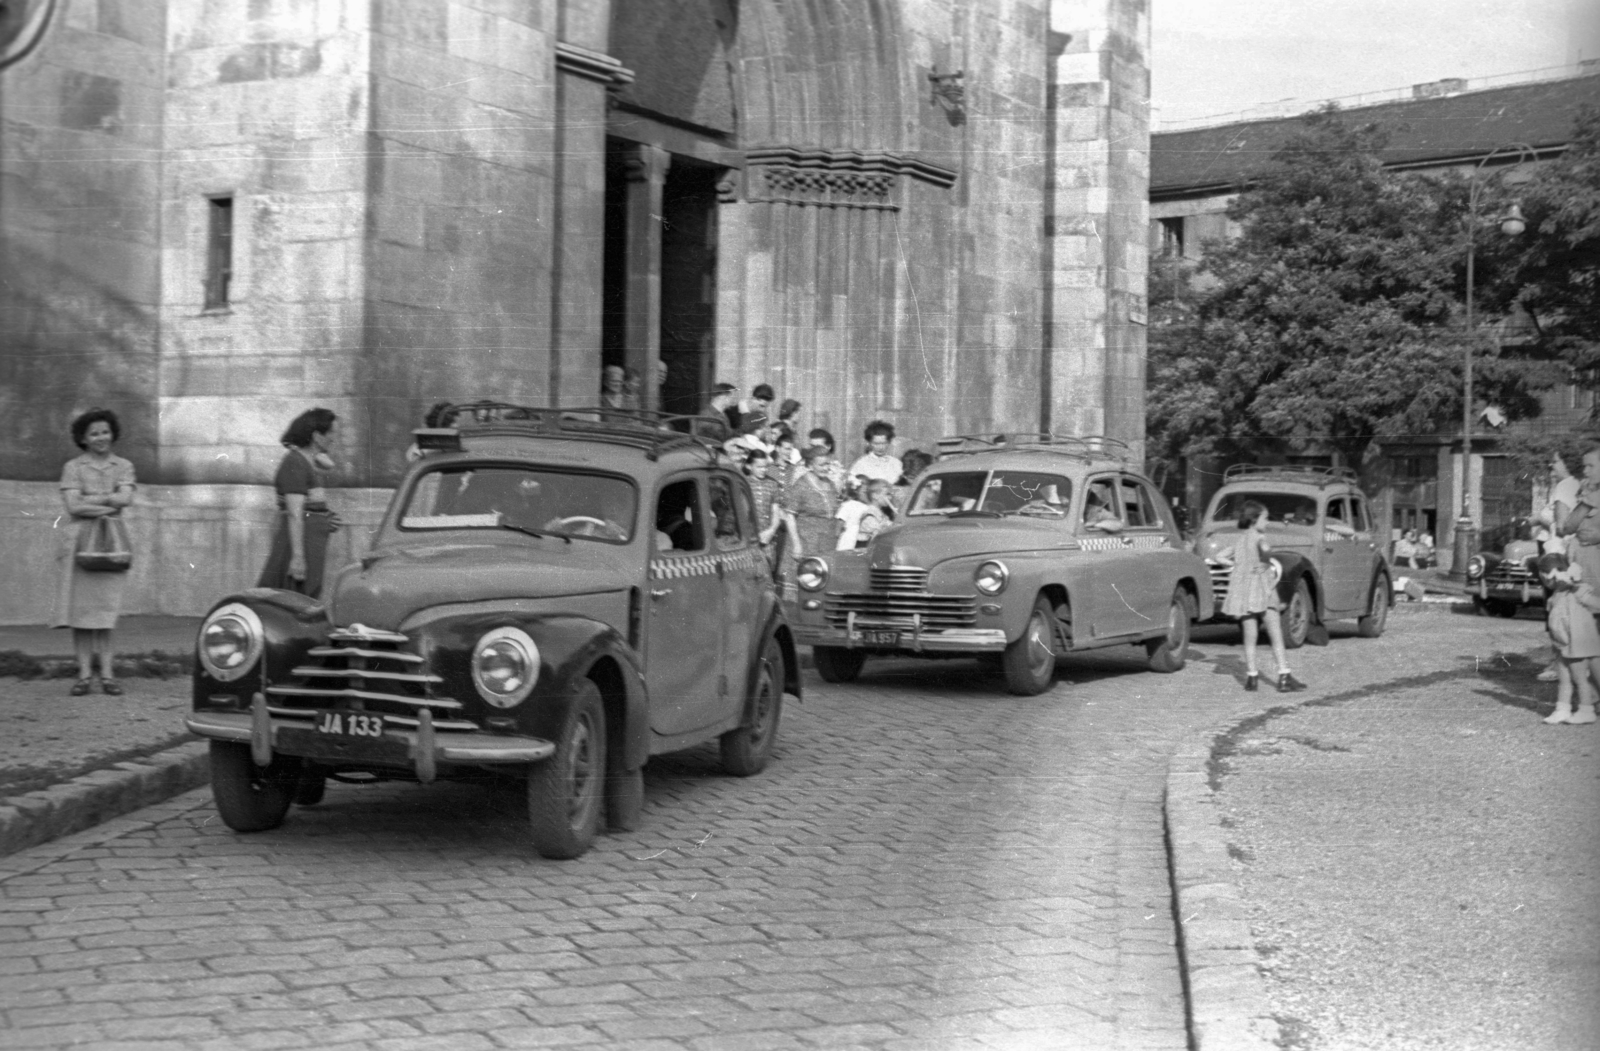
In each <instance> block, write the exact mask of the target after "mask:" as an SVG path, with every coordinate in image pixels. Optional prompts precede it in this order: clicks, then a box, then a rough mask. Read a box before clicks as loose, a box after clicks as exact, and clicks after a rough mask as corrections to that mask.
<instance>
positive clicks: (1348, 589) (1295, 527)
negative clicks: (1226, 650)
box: [1195, 464, 1392, 649]
mask: <svg viewBox="0 0 1600 1051" xmlns="http://www.w3.org/2000/svg"><path fill="white" fill-rule="evenodd" d="M1250 500H1255V501H1257V502H1259V503H1261V504H1263V505H1265V507H1266V509H1267V519H1266V523H1265V526H1266V534H1267V542H1268V543H1269V544H1270V545H1271V547H1272V551H1271V554H1270V555H1269V557H1270V559H1271V560H1272V562H1273V566H1274V570H1275V572H1276V574H1277V577H1278V597H1279V598H1280V599H1282V601H1283V604H1284V612H1283V628H1284V631H1283V636H1284V638H1283V641H1284V645H1285V646H1287V647H1288V648H1290V649H1295V648H1297V647H1299V646H1303V645H1305V642H1306V639H1307V638H1308V637H1310V636H1311V633H1312V632H1313V631H1315V630H1318V629H1320V628H1321V627H1322V626H1324V625H1326V624H1327V622H1328V621H1330V620H1339V619H1342V618H1347V617H1349V618H1354V619H1355V620H1356V623H1357V626H1358V630H1359V632H1360V634H1361V635H1363V636H1365V637H1367V638H1376V637H1377V636H1379V635H1382V634H1383V629H1384V627H1385V626H1386V625H1387V623H1388V619H1389V606H1390V604H1391V602H1392V595H1391V584H1390V580H1391V573H1390V570H1389V563H1388V561H1387V559H1385V557H1384V550H1383V544H1382V543H1380V542H1379V539H1378V534H1377V532H1376V531H1375V530H1374V528H1373V522H1372V519H1371V516H1370V512H1369V510H1368V509H1369V507H1370V506H1371V505H1370V503H1369V502H1368V500H1367V498H1366V495H1365V494H1364V493H1362V491H1361V488H1360V486H1359V485H1357V483H1356V476H1355V472H1353V471H1349V470H1340V469H1335V468H1318V467H1260V466H1256V465H1254V464H1239V465H1235V466H1233V467H1230V468H1228V470H1227V472H1226V473H1225V474H1224V475H1223V485H1222V488H1221V489H1219V490H1217V493H1216V495H1215V496H1213V497H1212V498H1211V506H1210V509H1209V510H1208V511H1207V513H1206V517H1205V521H1204V522H1203V523H1202V524H1201V528H1200V535H1199V539H1198V540H1196V542H1195V550H1196V552H1197V553H1198V554H1200V555H1201V556H1202V557H1204V558H1205V559H1206V560H1207V562H1209V563H1210V565H1211V579H1212V586H1213V588H1214V589H1215V590H1216V592H1217V593H1218V594H1219V595H1221V594H1223V593H1224V592H1226V590H1227V582H1228V567H1227V566H1226V565H1224V564H1223V563H1222V562H1221V561H1220V560H1219V559H1218V557H1217V556H1218V555H1219V554H1221V553H1222V552H1225V551H1228V550H1231V549H1232V547H1233V545H1234V543H1235V540H1236V538H1237V537H1238V534H1239V527H1238V518H1239V511H1240V508H1242V507H1243V506H1244V504H1245V503H1246V502H1247V501H1250ZM1216 619H1218V620H1224V619H1227V618H1223V617H1218V618H1216Z"/></svg>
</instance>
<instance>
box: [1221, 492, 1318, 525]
mask: <svg viewBox="0 0 1600 1051" xmlns="http://www.w3.org/2000/svg"><path fill="white" fill-rule="evenodd" d="M1249 500H1254V501H1255V502H1256V503H1258V504H1261V505H1262V506H1264V507H1265V508H1266V509H1267V521H1268V522H1269V523H1271V522H1277V523H1279V524H1281V525H1302V526H1309V525H1316V524H1317V498H1316V497H1314V496H1302V495H1300V494H1298V493H1250V492H1237V493H1228V494H1227V495H1226V496H1224V497H1223V498H1222V499H1221V500H1218V501H1217V506H1216V507H1215V508H1213V509H1212V511H1211V520H1212V521H1213V522H1237V521H1238V520H1239V512H1240V511H1241V510H1242V509H1243V508H1244V505H1245V503H1246V501H1249Z"/></svg>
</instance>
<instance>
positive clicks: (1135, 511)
mask: <svg viewBox="0 0 1600 1051" xmlns="http://www.w3.org/2000/svg"><path fill="white" fill-rule="evenodd" d="M1118 488H1119V489H1120V490H1121V492H1122V504H1121V507H1122V513H1121V514H1120V515H1119V516H1118V517H1120V518H1121V519H1122V524H1123V525H1125V526H1127V527H1128V528H1129V529H1143V528H1144V527H1145V526H1148V525H1153V524H1154V523H1153V522H1152V520H1151V518H1150V515H1149V514H1148V513H1147V512H1148V510H1149V508H1148V507H1147V506H1146V505H1145V502H1144V501H1143V500H1141V499H1140V494H1139V483H1138V482H1135V481H1134V480H1133V479H1132V478H1124V479H1122V484H1121V485H1120V486H1119V487H1118Z"/></svg>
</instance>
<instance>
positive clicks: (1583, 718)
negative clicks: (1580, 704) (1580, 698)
mask: <svg viewBox="0 0 1600 1051" xmlns="http://www.w3.org/2000/svg"><path fill="white" fill-rule="evenodd" d="M1594 721H1595V714H1594V705H1592V704H1591V705H1590V706H1588V707H1587V708H1579V709H1578V710H1577V711H1575V712H1573V713H1572V717H1571V718H1569V719H1568V720H1567V722H1569V723H1572V724H1574V725H1577V724H1578V723H1592V722H1594Z"/></svg>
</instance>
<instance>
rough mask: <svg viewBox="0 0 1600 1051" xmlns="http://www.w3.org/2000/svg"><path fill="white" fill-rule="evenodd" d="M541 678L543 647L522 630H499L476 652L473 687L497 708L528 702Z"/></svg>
mask: <svg viewBox="0 0 1600 1051" xmlns="http://www.w3.org/2000/svg"><path fill="white" fill-rule="evenodd" d="M538 678H539V647H538V646H536V645H534V642H533V639H531V638H529V637H528V633H527V632H525V631H523V630H522V629H521V628H495V629H494V630H493V631H491V632H489V633H488V634H486V635H485V636H484V637H483V638H481V639H479V640H478V644H477V645H476V646H474V647H473V648H472V685H474V686H476V687H477V688H478V696H480V697H482V698H483V699H484V700H486V701H488V702H489V703H490V704H492V705H494V706H495V707H496V708H510V707H512V706H513V705H517V704H521V703H522V702H523V701H525V700H527V698H528V694H530V693H532V692H533V684H534V683H535V682H536V681H538Z"/></svg>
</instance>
